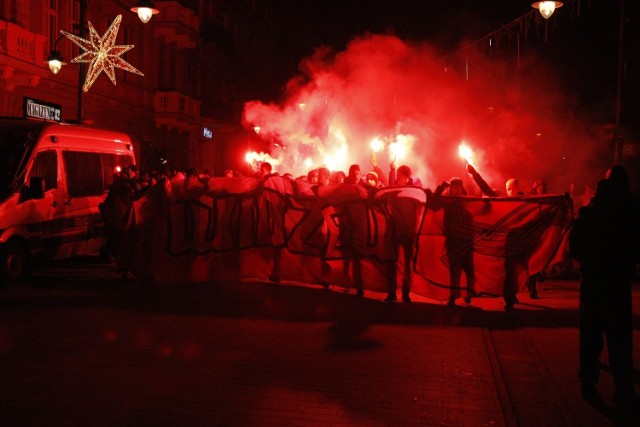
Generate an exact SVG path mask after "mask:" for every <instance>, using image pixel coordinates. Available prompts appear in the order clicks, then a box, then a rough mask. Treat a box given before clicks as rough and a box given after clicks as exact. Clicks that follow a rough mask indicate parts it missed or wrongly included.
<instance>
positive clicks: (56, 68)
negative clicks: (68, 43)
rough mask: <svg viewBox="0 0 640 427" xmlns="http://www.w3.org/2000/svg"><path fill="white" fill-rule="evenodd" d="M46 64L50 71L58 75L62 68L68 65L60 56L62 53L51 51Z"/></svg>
mask: <svg viewBox="0 0 640 427" xmlns="http://www.w3.org/2000/svg"><path fill="white" fill-rule="evenodd" d="M46 62H47V63H48V64H49V69H50V70H51V72H52V73H53V74H58V72H60V69H61V68H62V66H63V65H65V64H66V62H64V61H63V59H62V55H60V52H58V51H57V50H52V51H51V53H50V54H49V56H48V57H47V61H46Z"/></svg>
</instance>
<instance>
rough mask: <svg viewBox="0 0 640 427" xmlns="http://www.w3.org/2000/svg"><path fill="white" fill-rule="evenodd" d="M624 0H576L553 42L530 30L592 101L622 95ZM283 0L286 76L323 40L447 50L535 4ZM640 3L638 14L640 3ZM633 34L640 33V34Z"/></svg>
mask: <svg viewBox="0 0 640 427" xmlns="http://www.w3.org/2000/svg"><path fill="white" fill-rule="evenodd" d="M626 1H627V2H629V1H630V0H626ZM618 3H619V2H618V1H616V0H568V1H566V2H565V5H564V7H562V8H560V9H558V10H557V11H556V14H555V15H554V16H553V17H552V18H551V19H550V20H549V21H548V25H549V27H548V28H549V33H548V34H549V35H548V41H547V43H546V44H545V43H544V42H543V41H542V40H543V37H542V35H541V34H537V35H536V34H533V35H534V36H536V37H537V39H536V37H531V36H530V37H529V41H528V43H529V46H527V48H528V49H529V50H528V51H529V52H535V54H537V55H539V56H540V58H541V59H542V60H545V61H547V62H548V63H549V64H551V66H552V67H554V69H555V72H556V73H558V75H559V77H560V78H561V79H562V80H564V84H565V85H566V87H567V90H568V92H570V93H574V94H576V95H578V96H579V97H581V98H583V99H584V101H585V102H586V103H589V104H591V103H593V104H596V105H597V104H599V103H602V102H608V103H611V102H615V101H614V100H612V99H611V94H612V93H614V94H615V89H616V82H617V77H616V73H617V68H618V67H617V48H618V25H619V4H618ZM633 3H634V4H635V3H638V2H635V1H634V2H633ZM276 5H277V9H276V12H277V13H276V16H278V17H279V18H278V19H280V20H281V22H280V23H279V24H278V27H279V28H280V33H279V36H280V40H281V43H280V45H281V46H280V52H281V54H282V60H281V67H282V71H281V72H280V74H281V75H282V76H283V77H282V78H283V81H286V80H287V79H288V78H289V77H290V76H293V75H294V74H295V73H296V72H297V68H298V64H299V62H300V60H301V59H303V58H305V57H308V56H309V55H311V54H312V53H313V51H314V48H317V47H319V46H327V47H330V48H332V49H333V50H334V51H336V52H340V51H342V50H344V49H345V47H346V45H347V44H348V43H349V41H350V40H352V39H353V38H354V37H357V36H361V35H363V34H365V33H373V34H382V33H387V34H393V35H396V36H398V37H400V38H402V39H403V40H407V41H428V42H429V43H430V44H432V45H434V46H436V48H437V49H438V50H439V51H441V52H443V54H446V53H449V52H452V51H455V50H456V48H457V47H458V46H459V45H460V43H465V42H468V41H473V40H478V39H480V38H482V37H484V36H486V35H488V34H490V33H492V32H494V31H497V30H499V29H500V28H502V27H503V26H504V25H506V24H509V23H511V22H513V21H514V20H517V19H519V18H520V17H522V16H523V15H525V14H527V13H528V12H529V11H531V10H532V8H531V2H530V1H528V0H474V1H469V0H447V1H441V0H440V1H435V0H279V1H277V2H276ZM633 7H634V8H635V9H634V12H633V13H634V14H635V13H637V12H638V7H637V5H634V6H633ZM636 21H637V18H636ZM538 31H540V30H538ZM635 32H636V33H638V31H637V29H636V30H635ZM632 36H633V38H634V40H635V41H637V40H638V34H635V35H632ZM627 39H629V37H627ZM627 44H628V45H629V46H630V47H631V48H630V49H627V51H628V52H629V51H632V50H633V51H636V50H637V44H636V45H635V46H636V47H635V48H633V41H630V40H627ZM525 50H526V49H525ZM636 56H637V55H636ZM636 63H637V61H636ZM636 72H637V71H636ZM605 98H609V99H605ZM631 104H637V101H632V102H631ZM610 111H611V109H610ZM611 116H612V117H608V118H606V119H605V120H608V121H613V120H614V117H613V116H615V114H613V113H612V114H611Z"/></svg>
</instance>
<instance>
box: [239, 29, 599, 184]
mask: <svg viewBox="0 0 640 427" xmlns="http://www.w3.org/2000/svg"><path fill="white" fill-rule="evenodd" d="M515 62H516V61H515V60H511V61H510V62H504V61H498V60H496V59H491V58H486V57H484V56H483V55H482V54H480V53H477V52H476V53H474V52H466V53H465V56H464V58H463V59H462V61H458V63H453V62H451V63H449V64H447V63H446V62H445V61H444V60H443V58H442V57H441V55H439V54H438V53H437V52H436V50H435V49H434V48H433V47H431V46H430V45H428V44H427V43H409V42H406V41H403V40H401V39H399V38H397V37H395V36H391V35H371V34H367V35H364V36H361V37H358V38H355V39H354V40H352V41H351V42H350V43H349V44H348V46H347V48H346V49H345V50H344V51H342V52H338V53H333V52H331V51H329V50H328V49H326V48H318V49H316V51H315V53H314V55H312V56H311V57H309V58H306V59H304V60H303V61H302V62H301V64H300V75H298V76H295V77H294V78H292V79H291V80H290V81H289V82H288V84H287V87H286V90H285V94H284V98H283V100H282V101H281V102H279V103H276V102H273V103H269V104H265V103H262V102H258V101H252V102H249V103H247V104H245V109H244V118H243V120H244V123H245V125H246V126H247V127H253V126H260V136H261V137H263V138H265V139H266V140H268V141H270V142H272V143H273V144H272V145H273V149H272V151H271V156H272V157H273V158H275V159H277V162H276V163H277V164H278V165H277V167H276V170H277V171H279V172H281V173H284V172H292V173H293V174H294V175H295V176H298V175H302V174H306V173H307V172H308V170H310V169H312V168H315V167H319V166H321V165H323V164H324V165H327V166H328V167H329V168H330V169H334V170H343V171H346V170H347V169H348V168H349V165H350V164H352V163H358V164H360V166H361V168H362V171H363V174H364V173H366V172H367V171H368V170H369V169H370V168H371V166H370V157H371V153H372V150H371V147H370V143H371V141H372V140H373V139H374V138H379V139H381V140H382V141H383V142H384V143H385V148H384V149H383V151H381V152H379V153H377V161H378V164H379V165H380V167H381V168H382V169H383V170H385V171H386V170H387V169H388V166H389V163H390V162H391V161H392V160H393V157H394V156H396V157H397V158H396V163H397V164H398V165H400V164H407V165H409V166H410V167H411V168H412V169H413V172H414V174H415V175H416V176H417V177H419V178H420V180H421V181H422V184H423V185H424V186H426V187H430V188H434V187H435V186H436V185H438V184H439V183H440V182H441V181H442V180H448V179H449V178H451V177H452V176H460V177H462V178H463V179H464V180H465V184H466V185H467V187H474V185H473V183H472V182H471V180H470V178H469V177H468V175H467V174H466V172H465V169H464V163H465V162H464V160H462V159H461V158H460V157H459V155H458V146H459V145H460V143H461V142H462V141H464V142H465V144H467V145H468V146H469V147H470V148H471V149H472V150H473V151H474V156H475V162H474V164H475V166H476V168H477V169H478V171H480V172H481V174H482V175H483V176H484V177H485V179H486V180H487V181H488V182H489V183H490V185H492V186H494V187H495V188H497V189H499V190H503V189H504V182H505V180H506V179H507V178H509V177H517V178H519V179H520V180H521V186H522V188H523V189H525V190H526V189H528V185H530V183H531V182H532V181H533V180H535V179H536V178H543V179H545V180H546V181H547V182H548V183H549V187H550V191H551V192H555V193H559V192H565V191H568V189H569V184H571V183H575V184H576V187H577V188H576V189H577V191H581V190H582V188H584V184H591V185H593V184H595V182H596V181H597V179H599V178H600V177H601V175H602V173H603V171H604V170H605V169H606V166H608V164H607V163H606V161H605V162H604V164H603V159H607V158H608V154H606V153H607V151H606V150H607V146H606V136H605V135H604V134H603V131H602V127H601V126H595V125H593V126H592V125H588V124H587V125H585V124H584V123H580V120H579V118H577V117H574V115H573V114H572V110H573V107H572V103H574V102H575V100H573V99H572V98H571V97H569V96H567V94H565V93H563V90H562V86H561V82H559V81H558V79H556V78H555V77H554V75H555V74H554V72H553V70H551V69H549V68H548V67H546V66H545V65H544V64H542V63H541V62H540V61H537V60H536V58H533V57H529V58H524V59H522V60H521V61H520V65H519V66H518V65H517V64H516V63H515ZM276 144H277V146H276ZM392 144H395V147H399V148H401V149H402V150H404V153H403V152H396V153H395V154H394V153H393V152H391V151H390V148H389V147H390V145H392ZM282 146H285V147H287V149H286V150H284V149H282Z"/></svg>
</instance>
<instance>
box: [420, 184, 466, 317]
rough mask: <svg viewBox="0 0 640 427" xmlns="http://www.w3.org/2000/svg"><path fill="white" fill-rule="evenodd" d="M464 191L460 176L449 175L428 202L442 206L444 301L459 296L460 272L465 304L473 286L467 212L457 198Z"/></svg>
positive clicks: (464, 193)
mask: <svg viewBox="0 0 640 427" xmlns="http://www.w3.org/2000/svg"><path fill="white" fill-rule="evenodd" d="M441 194H443V195H445V200H443V199H442V198H441V197H440V195H441ZM466 195H467V191H466V189H465V188H464V184H463V182H462V179H460V178H458V177H453V178H451V179H450V180H449V182H446V181H445V182H443V183H442V184H440V185H439V186H438V188H436V193H435V197H432V198H430V202H429V203H430V207H431V208H432V209H434V210H437V209H440V208H444V217H443V223H444V233H445V242H444V245H445V249H446V251H447V260H448V265H449V282H450V283H449V285H450V286H451V293H450V294H449V302H448V303H447V305H449V306H450V307H452V306H454V305H456V299H457V298H459V297H460V279H461V278H462V273H463V272H464V274H465V278H466V280H467V295H466V296H465V297H464V301H465V302H466V303H467V304H470V303H471V296H472V295H473V292H474V289H475V279H476V276H475V271H474V264H473V231H472V229H471V227H470V224H471V215H470V214H469V212H468V211H467V210H465V208H464V207H463V206H462V204H461V203H460V201H459V200H458V199H459V198H460V197H464V196H466ZM446 196H449V197H446ZM446 199H448V200H446Z"/></svg>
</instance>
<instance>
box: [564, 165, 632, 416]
mask: <svg viewBox="0 0 640 427" xmlns="http://www.w3.org/2000/svg"><path fill="white" fill-rule="evenodd" d="M569 238H570V240H569V245H570V252H571V256H572V257H573V258H575V259H576V260H577V261H578V262H579V263H580V271H581V273H582V280H581V283H580V310H579V314H580V370H579V374H578V376H579V379H580V381H581V391H582V397H583V398H584V399H585V400H587V401H589V402H591V403H595V402H599V401H600V400H601V398H600V395H599V393H598V390H597V388H596V383H597V382H598V378H599V373H600V360H599V358H600V355H601V353H602V350H603V346H604V340H605V338H606V342H607V349H608V352H609V363H610V366H611V373H612V374H613V378H614V382H615V392H614V395H613V402H614V404H616V405H617V406H620V407H623V408H632V409H633V408H635V410H638V408H640V398H639V397H638V395H637V394H636V393H635V390H634V386H633V377H634V372H633V326H632V316H633V313H632V299H631V280H632V277H633V274H634V271H635V268H636V264H637V263H638V262H639V261H640V203H639V202H638V200H637V199H635V198H633V197H632V196H631V193H630V190H629V178H628V175H627V173H626V171H625V169H624V168H623V167H621V166H614V167H612V168H611V169H610V170H609V172H608V173H607V177H606V178H605V179H603V180H602V181H600V182H599V183H598V189H597V191H596V195H595V197H594V198H593V199H592V200H591V202H590V203H589V205H588V206H585V207H583V208H581V209H580V212H579V214H578V217H577V219H576V220H575V222H574V225H573V227H572V229H571V233H570V237H569Z"/></svg>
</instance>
